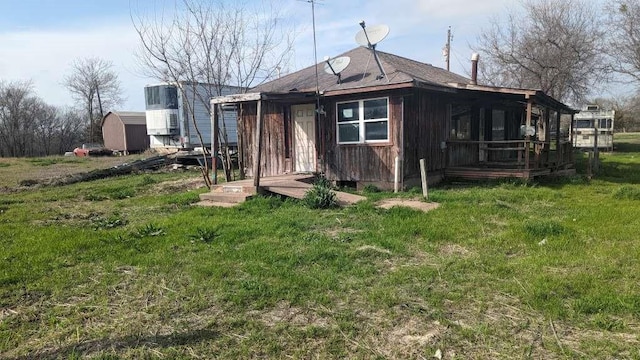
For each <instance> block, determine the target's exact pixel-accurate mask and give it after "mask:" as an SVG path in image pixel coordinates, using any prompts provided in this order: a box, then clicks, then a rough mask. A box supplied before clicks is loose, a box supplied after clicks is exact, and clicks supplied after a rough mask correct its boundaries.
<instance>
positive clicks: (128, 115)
mask: <svg viewBox="0 0 640 360" xmlns="http://www.w3.org/2000/svg"><path fill="white" fill-rule="evenodd" d="M110 114H113V115H115V116H117V117H118V118H119V119H120V121H122V123H123V124H125V125H146V124H147V117H146V115H145V113H144V111H109V112H108V113H107V115H105V116H104V118H105V119H106V118H107V116H109V115H110ZM102 122H103V123H104V119H103V120H102Z"/></svg>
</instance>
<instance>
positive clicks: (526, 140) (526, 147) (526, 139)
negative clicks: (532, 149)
mask: <svg viewBox="0 0 640 360" xmlns="http://www.w3.org/2000/svg"><path fill="white" fill-rule="evenodd" d="M532 111H533V101H532V100H531V99H527V120H526V123H525V124H526V127H527V129H529V127H530V126H531V112H532ZM530 141H531V136H530V135H529V133H528V132H527V133H526V134H525V137H524V168H525V170H529V142H530Z"/></svg>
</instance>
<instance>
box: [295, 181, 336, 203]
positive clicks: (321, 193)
mask: <svg viewBox="0 0 640 360" xmlns="http://www.w3.org/2000/svg"><path fill="white" fill-rule="evenodd" d="M303 201H304V203H305V204H306V205H307V206H308V207H310V208H312V209H330V208H334V207H336V206H338V198H337V197H336V193H335V191H333V186H332V185H331V182H330V181H329V180H327V179H326V178H324V177H318V178H316V179H315V181H314V183H313V187H312V188H311V189H309V190H308V191H307V192H306V193H305V194H304V199H303Z"/></svg>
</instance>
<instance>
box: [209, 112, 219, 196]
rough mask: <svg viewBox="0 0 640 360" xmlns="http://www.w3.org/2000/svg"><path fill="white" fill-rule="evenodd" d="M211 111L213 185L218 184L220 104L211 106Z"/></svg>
mask: <svg viewBox="0 0 640 360" xmlns="http://www.w3.org/2000/svg"><path fill="white" fill-rule="evenodd" d="M209 107H210V108H211V110H213V111H212V112H211V168H212V169H211V171H212V172H213V184H214V185H216V184H218V121H219V120H218V118H219V114H218V104H209Z"/></svg>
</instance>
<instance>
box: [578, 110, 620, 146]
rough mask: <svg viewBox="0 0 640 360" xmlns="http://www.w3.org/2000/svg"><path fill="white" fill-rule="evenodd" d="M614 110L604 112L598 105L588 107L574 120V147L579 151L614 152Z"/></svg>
mask: <svg viewBox="0 0 640 360" xmlns="http://www.w3.org/2000/svg"><path fill="white" fill-rule="evenodd" d="M615 115H616V113H615V111H614V110H602V109H600V107H599V106H598V105H587V106H586V107H585V108H584V109H582V110H580V112H579V113H577V114H575V116H574V118H573V126H572V129H573V134H572V136H573V147H574V148H578V149H584V150H587V149H593V148H595V147H596V142H597V147H598V149H604V150H606V151H613V125H614V118H615Z"/></svg>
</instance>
